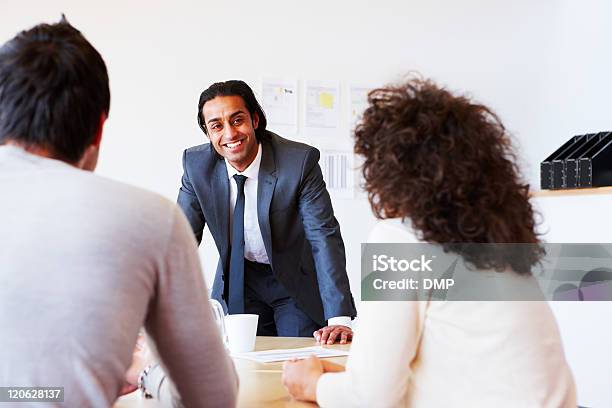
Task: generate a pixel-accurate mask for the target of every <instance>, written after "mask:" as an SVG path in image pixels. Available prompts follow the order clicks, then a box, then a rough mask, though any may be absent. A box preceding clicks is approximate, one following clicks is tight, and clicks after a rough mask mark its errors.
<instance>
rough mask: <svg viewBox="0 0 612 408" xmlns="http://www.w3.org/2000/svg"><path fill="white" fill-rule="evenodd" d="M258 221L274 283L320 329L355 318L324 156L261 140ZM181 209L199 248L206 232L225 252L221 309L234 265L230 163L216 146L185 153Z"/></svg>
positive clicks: (219, 282) (275, 139) (274, 138)
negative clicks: (341, 319) (335, 319)
mask: <svg viewBox="0 0 612 408" xmlns="http://www.w3.org/2000/svg"><path fill="white" fill-rule="evenodd" d="M261 139H262V140H260V143H262V158H261V165H260V168H259V179H258V187H257V218H258V220H259V227H260V229H261V234H262V237H263V241H264V246H265V248H266V253H267V255H268V259H269V260H270V266H271V268H272V272H273V273H274V276H275V277H276V278H277V279H278V280H279V282H280V283H281V284H282V285H284V287H285V288H286V289H287V290H288V292H289V293H290V294H291V296H292V297H293V298H294V299H295V300H296V302H297V304H298V305H299V306H300V307H301V309H302V310H303V311H304V312H305V313H306V314H308V315H309V316H310V318H312V319H313V320H314V321H315V322H317V323H319V324H320V325H321V326H324V325H325V321H326V320H328V319H330V318H332V317H336V316H351V317H354V316H355V315H356V310H355V303H354V301H353V297H352V295H351V291H350V287H349V281H348V276H347V274H346V259H345V254H344V243H343V241H342V236H341V234H340V226H339V225H338V221H337V220H336V218H335V217H334V212H333V209H332V205H331V200H330V197H329V193H328V192H327V189H326V188H325V182H324V181H323V175H322V173H321V168H320V167H319V164H318V162H319V156H320V155H319V151H318V150H317V149H316V148H314V147H312V146H308V145H306V144H303V143H298V142H294V141H290V140H287V139H284V138H282V137H280V136H278V135H276V134H274V133H272V132H266V135H265V137H262V138H261ZM183 169H184V173H183V178H182V186H181V188H180V191H179V196H178V204H179V205H180V207H181V208H182V209H183V211H184V212H185V215H186V216H187V219H188V220H189V222H190V223H191V227H192V228H193V231H194V232H195V235H196V238H197V240H198V244H199V243H200V242H201V240H202V232H203V229H204V225H205V224H206V223H208V227H209V229H210V232H211V234H212V236H213V239H214V241H215V244H216V246H217V250H218V251H219V255H220V258H219V264H218V265H217V272H216V274H215V280H214V283H213V288H212V294H211V297H213V298H214V299H217V300H219V301H221V302H223V300H222V295H223V279H224V276H227V272H228V269H229V261H230V239H229V236H230V225H229V219H230V218H229V211H230V210H229V206H230V195H229V194H230V189H229V179H228V175H227V168H226V165H225V162H224V160H223V158H222V157H221V156H220V155H218V154H217V153H216V152H215V150H214V148H213V147H212V145H210V144H204V145H200V146H195V147H192V148H189V149H187V150H185V152H184V154H183Z"/></svg>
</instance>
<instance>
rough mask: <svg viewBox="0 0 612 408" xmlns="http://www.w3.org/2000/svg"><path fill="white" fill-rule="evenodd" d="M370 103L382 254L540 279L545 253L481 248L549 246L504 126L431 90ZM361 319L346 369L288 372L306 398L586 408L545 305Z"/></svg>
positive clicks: (364, 147) (363, 146)
mask: <svg viewBox="0 0 612 408" xmlns="http://www.w3.org/2000/svg"><path fill="white" fill-rule="evenodd" d="M368 100H369V107H368V108H367V110H366V111H365V112H364V115H363V119H362V121H361V123H360V124H359V125H358V127H357V129H356V131H355V139H356V140H355V152H356V153H357V154H360V155H362V156H363V158H364V159H365V161H364V165H363V176H364V179H365V188H366V190H367V191H368V195H369V200H370V203H371V206H372V209H373V211H374V213H375V215H376V216H377V217H378V218H380V219H381V221H380V222H379V223H378V225H377V226H376V227H375V229H374V230H373V231H372V234H371V236H370V240H369V241H370V242H408V243H410V242H412V243H416V242H428V243H433V244H438V245H440V246H442V247H443V248H444V249H445V250H448V251H452V252H455V253H458V254H459V255H461V257H462V258H463V260H464V261H465V263H466V264H470V265H473V266H474V267H475V268H477V269H478V271H477V272H478V273H480V272H481V271H483V272H482V273H485V272H484V271H489V272H490V271H498V272H503V274H514V275H513V276H521V277H526V278H528V279H533V278H531V277H530V276H529V274H530V273H531V272H530V270H531V267H532V266H533V265H535V264H536V263H538V261H539V259H540V257H541V251H540V250H539V247H538V245H517V246H512V245H508V246H504V245H501V246H493V245H484V247H485V248H490V250H483V248H482V247H483V246H482V245H480V246H479V245H470V244H493V243H523V244H537V243H538V242H539V240H538V237H537V234H536V232H535V231H534V229H535V222H534V218H533V216H534V214H533V209H532V207H531V204H530V203H529V192H528V185H526V184H524V183H523V182H522V181H521V179H520V177H519V171H518V167H517V165H516V164H515V162H516V157H515V155H514V153H513V151H512V146H511V143H510V138H509V136H508V134H507V133H506V131H505V129H504V126H503V125H502V124H501V122H500V120H499V118H498V117H497V116H496V115H495V114H494V113H493V112H492V111H491V110H490V109H489V108H487V107H485V106H483V105H480V104H477V103H475V102H473V101H471V100H470V99H468V98H467V97H463V96H455V95H453V94H451V93H450V92H449V91H447V90H445V89H443V88H440V87H438V86H436V85H435V84H434V83H432V82H431V81H427V80H422V79H411V80H409V81H407V82H406V83H404V84H403V85H400V86H390V87H386V88H382V89H377V90H374V91H372V92H371V93H370V94H369V98H368ZM466 244H467V245H466ZM505 248H508V249H507V250H506V249H505ZM516 251H519V252H518V253H517V252H516ZM508 276H510V275H508ZM359 316H360V321H359V327H358V331H357V332H356V335H355V339H354V341H353V344H352V347H351V354H350V356H349V359H348V364H347V367H346V369H345V368H344V367H342V366H338V365H336V364H332V363H329V362H326V361H324V360H319V359H317V358H315V357H312V358H310V359H307V360H303V361H299V362H288V363H286V365H285V370H284V374H283V382H284V384H285V386H286V387H287V388H288V390H289V392H290V393H291V394H292V395H293V396H294V397H295V398H298V399H304V400H311V401H316V402H318V403H319V404H320V405H321V406H324V407H326V406H341V407H347V406H363V407H396V406H415V407H446V406H469V407H493V406H494V407H551V408H558V407H575V406H576V391H575V385H574V381H573V378H572V374H571V371H570V369H569V367H568V365H567V362H566V360H565V356H564V352H563V347H562V343H561V339H560V335H559V331H558V328H557V325H556V322H555V319H554V317H553V315H552V312H551V310H550V308H549V306H548V304H547V303H546V302H545V301H539V302H524V301H505V302H504V301H477V302H476V301H463V302H460V301H452V302H450V301H449V302H447V301H406V302H398V301H393V302H362V304H361V307H360V311H359Z"/></svg>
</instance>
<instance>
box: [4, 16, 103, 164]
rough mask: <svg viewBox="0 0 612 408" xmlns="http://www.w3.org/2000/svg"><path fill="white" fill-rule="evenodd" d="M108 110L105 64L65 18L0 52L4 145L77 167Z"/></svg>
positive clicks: (30, 32)
mask: <svg viewBox="0 0 612 408" xmlns="http://www.w3.org/2000/svg"><path fill="white" fill-rule="evenodd" d="M109 107H110V90H109V87H108V74H107V72H106V65H105V64H104V60H103V59H102V57H101V56H100V54H99V53H98V51H96V49H95V48H94V47H93V46H92V45H91V44H90V43H89V42H88V41H87V40H86V39H85V37H84V36H83V35H82V34H81V33H80V32H79V31H78V30H77V29H76V28H74V27H73V26H71V25H70V23H68V21H66V19H65V18H64V17H62V20H61V21H60V22H59V23H57V24H39V25H37V26H35V27H33V28H31V29H29V30H26V31H22V32H21V33H19V34H17V35H16V36H15V37H14V38H13V39H11V40H9V41H8V42H6V43H5V44H4V45H3V46H2V47H1V48H0V144H2V143H5V142H8V141H14V142H16V143H18V144H21V145H23V146H26V147H31V146H37V147H41V148H44V149H47V150H48V151H49V152H50V153H51V154H52V155H53V156H54V157H55V158H57V159H60V160H63V161H66V162H69V163H76V162H78V161H79V159H80V158H81V157H82V156H83V153H84V152H85V149H86V148H87V147H88V146H89V145H91V144H92V143H93V142H94V137H95V135H96V132H97V130H98V126H99V125H100V116H101V115H102V113H104V114H106V115H108V110H109Z"/></svg>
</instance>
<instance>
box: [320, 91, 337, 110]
mask: <svg viewBox="0 0 612 408" xmlns="http://www.w3.org/2000/svg"><path fill="white" fill-rule="evenodd" d="M319 106H320V107H322V108H325V109H333V108H334V95H333V94H330V93H329V92H321V93H319Z"/></svg>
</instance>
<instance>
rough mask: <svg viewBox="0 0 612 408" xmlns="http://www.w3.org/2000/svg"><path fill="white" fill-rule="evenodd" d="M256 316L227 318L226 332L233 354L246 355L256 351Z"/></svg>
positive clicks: (241, 315) (237, 315) (232, 316)
mask: <svg viewBox="0 0 612 408" xmlns="http://www.w3.org/2000/svg"><path fill="white" fill-rule="evenodd" d="M258 320H259V316H258V315H256V314H233V315H227V316H225V331H226V332H227V339H228V344H229V350H230V352H232V353H244V352H247V351H253V350H254V349H255V337H256V336H257V321H258Z"/></svg>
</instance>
